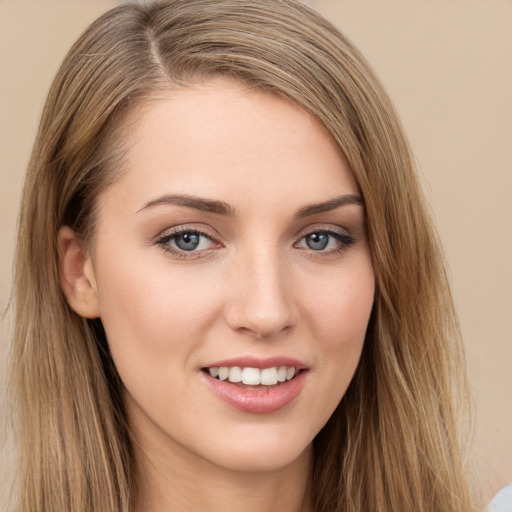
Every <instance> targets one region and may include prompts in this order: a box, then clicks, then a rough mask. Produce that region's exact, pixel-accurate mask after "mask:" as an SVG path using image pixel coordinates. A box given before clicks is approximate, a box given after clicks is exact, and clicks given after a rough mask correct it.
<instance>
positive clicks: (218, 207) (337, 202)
mask: <svg viewBox="0 0 512 512" xmlns="http://www.w3.org/2000/svg"><path fill="white" fill-rule="evenodd" d="M169 204H175V205H178V206H185V207H187V208H193V209H195V210H200V211H203V212H208V213H215V214H217V215H225V216H229V217H233V216H234V215H235V210H234V208H232V207H231V206H230V205H229V204H228V203H225V202H224V201H215V200H213V199H205V198H202V197H195V196H189V195H182V194H164V195H163V196H160V197H158V198H157V199H153V200H152V201H149V202H148V203H146V204H145V205H144V206H143V207H142V208H141V209H140V210H138V211H137V213H139V212H141V211H143V210H146V209H147V208H152V207H154V206H159V205H169ZM347 205H359V206H362V205H363V200H362V198H361V196H358V195H356V194H346V195H342V196H338V197H334V198H333V199H329V200H327V201H323V202H321V203H314V204H310V205H307V206H304V207H303V208H300V209H299V210H297V212H295V214H294V216H293V217H294V218H295V219H302V218H304V217H309V216H311V215H316V214H318V213H322V212H328V211H331V210H335V209H336V208H340V207H341V206H347Z"/></svg>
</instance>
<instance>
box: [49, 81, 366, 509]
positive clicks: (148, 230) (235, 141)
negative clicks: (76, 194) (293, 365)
mask: <svg viewBox="0 0 512 512" xmlns="http://www.w3.org/2000/svg"><path fill="white" fill-rule="evenodd" d="M132 115H133V116H135V117H133V118H132V120H131V122H130V127H131V133H130V134H129V145H128V150H127V155H126V169H123V172H122V175H121V177H120V178H119V179H118V180H117V181H116V182H115V183H114V184H113V185H111V186H110V187H109V188H108V189H106V190H105V191H104V192H103V193H102V194H101V195H100V197H99V198H98V213H97V215H98V217H97V231H96V233H95V235H94V238H93V241H92V244H91V245H90V247H89V248H88V249H84V248H82V246H81V245H80V244H79V243H78V241H77V239H76V237H75V234H74V233H73V232H72V231H71V230H70V229H69V228H66V227H65V228H63V229H62V230H61V232H60V237H59V243H60V248H61V254H62V260H61V265H62V276H63V277H62V283H63V289H64V291H65V293H66V295H67V297H68V300H69V302H70V304H71V305H72V307H73V308H74V309H75V311H77V312H78V313H79V314H81V315H82V316H84V317H88V318H94V317H100V318H101V320H102V322H103V324H104V327H105V330H106V333H107V338H108V341H109V346H110V349H111V352H112V355H113V358H114V361H115V364H116V367H117V369H118V371H119V374H120V376H121V379H122V381H123V383H124V386H125V401H126V409H127V415H128V421H129V424H130V427H131V430H132V435H133V440H134V451H135V458H136V464H137V468H136V469H137V475H136V476H137V478H136V481H137V482H138V484H139V485H138V486H137V489H138V492H137V494H136V500H135V510H136V511H142V510H144V511H153V510H155V511H156V510H159V511H184V510H209V511H221V510H222V511H223V512H226V511H228V512H229V511H235V510H244V511H246V512H250V511H253V510H254V511H258V512H262V511H267V512H270V511H274V510H276V511H277V510H279V511H280V512H283V511H290V512H291V511H298V510H311V503H310V496H309V492H308V487H307V479H308V474H309V470H310V467H311V462H312V448H311V442H312V440H313V438H314V436H315V435H316V434H317V433H318V432H319V431H320V429H321V428H322V426H323V425H324V424H325V423H326V421H327V420H328V418H329V417H330V416H331V414H332V413H333V411H334V409H335V408H336V406H337V404H338V403H339V401H340V400H341V398H342V397H343V395H344V393H345V391H346V389H347V386H348V384H349V383H350V380H351V378H352V376H353V374H354V371H355V369H356V366H357V364H358V361H359V358H360V354H361V350H362V346H363V341H364V336H365V332H366V327H367V324H368V319H369V316H370V312H371V308H372V303H373V297H374V274H373V268H372V263H371V258H370V254H369V249H368V244H367V240H366V234H365V220H364V208H363V206H362V204H346V205H341V206H338V207H336V208H332V206H333V205H331V209H328V211H321V212H320V211H317V212H316V213H315V212H314V211H312V210H309V211H308V212H305V211H304V208H306V207H308V206H309V205H312V204H317V203H326V202H328V201H330V200H332V199H333V198H339V197H340V196H347V195H348V196H351V197H357V196H359V190H358V187H357V184H356V182H355V180H354V178H353V176H352V173H351V171H350V168H349V166H348V164H347V162H346V160H345V158H344V156H343V154H342V152H341V151H340V150H339V148H338V146H337V145H336V144H335V142H334V141H333V139H332V138H331V136H330V135H329V134H328V133H327V131H326V130H325V129H324V128H323V127H322V126H321V125H320V124H319V123H318V122H317V121H316V120H314V119H313V118H312V116H310V115H309V114H308V113H306V112H305V111H304V110H302V109H301V108H299V107H298V106H296V105H294V104H292V103H290V102H288V101H285V100H284V99H281V98H278V97H276V96H273V95H270V94H267V93H262V92H258V91H254V90H249V89H247V88H244V87H243V86H242V85H239V84H237V83H233V82H228V81H224V80H214V81H211V82H206V83H203V84H199V85H196V86H193V87H189V88H186V89H181V90H178V91H173V92H172V93H169V95H168V96H167V97H161V98H158V99H155V100H154V101H152V102H151V103H149V104H148V105H145V106H144V108H140V109H139V110H138V111H137V112H134V113H133V114H132ZM177 194H179V195H186V196H187V197H194V198H197V197H199V198H207V199H209V200H215V201H221V202H223V203H226V205H228V207H229V209H230V214H229V215H225V214H220V213H215V212H211V211H201V210H198V209H196V208H192V207H190V206H184V205H177V204H170V203H168V202H167V203H166V202H165V201H164V200H163V199H162V197H163V196H164V195H177ZM356 203H357V201H356ZM325 208H327V207H324V209H325ZM301 210H302V216H300V215H299V216H298V215H297V212H299V211H301ZM176 228H184V229H189V230H190V229H192V230H195V231H200V232H204V233H206V235H207V236H205V237H201V242H200V243H201V245H199V246H198V248H197V249H196V250H194V251H189V252H186V251H180V250H179V248H178V247H177V245H176V244H177V243H178V239H177V238H174V239H172V238H171V239H169V236H168V235H169V234H170V232H172V231H173V230H174V229H176ZM326 232H336V233H342V234H343V236H344V237H345V239H347V237H349V238H350V239H351V240H352V242H351V243H342V242H340V241H338V240H337V239H336V238H335V237H334V236H333V235H332V234H331V235H329V234H327V235H326V236H327V240H328V245H327V246H326V247H325V248H322V249H320V250H319V249H318V246H314V249H312V248H311V247H310V246H309V245H308V243H309V242H311V238H306V235H308V234H311V233H317V234H318V233H326ZM166 235H167V239H166V240H165V242H166V243H163V242H162V237H165V236H166ZM180 240H181V241H183V239H180ZM173 251H174V252H173ZM177 251H178V252H177ZM183 253H185V254H183ZM248 355H252V356H256V357H260V358H264V357H271V356H288V357H293V358H296V359H299V360H301V361H302V362H304V363H305V365H306V366H307V374H306V377H305V385H304V388H303V389H302V391H301V393H300V394H299V396H298V397H297V398H296V399H295V400H293V401H292V402H291V403H290V404H288V405H286V406H285V407H283V408H282V409H280V410H278V411H275V412H272V413H268V414H251V413H247V412H241V411H238V410H236V409H234V408H232V407H231V406H229V405H227V404H226V403H225V402H223V401H222V400H220V399H219V398H218V397H217V396H216V395H214V394H213V393H212V391H211V389H210V388H209V386H207V385H206V384H205V374H204V373H203V372H202V370H201V369H202V368H204V367H206V366H209V365H210V364H211V363H212V362H214V361H218V360H223V359H229V358H233V357H239V356H248Z"/></svg>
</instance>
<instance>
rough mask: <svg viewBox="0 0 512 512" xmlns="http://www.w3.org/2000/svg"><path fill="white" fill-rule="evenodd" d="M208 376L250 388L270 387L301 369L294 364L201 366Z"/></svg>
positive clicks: (280, 382)
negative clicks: (261, 366)
mask: <svg viewBox="0 0 512 512" xmlns="http://www.w3.org/2000/svg"><path fill="white" fill-rule="evenodd" d="M202 371H203V372H205V373H206V374H208V375H209V376H210V377H212V378H214V379H216V380H219V381H226V382H229V383H231V384H235V385H236V386H238V387H243V388H250V389H272V388H275V387H276V386H278V385H279V384H283V383H285V382H288V381H290V380H292V379H294V378H296V377H297V376H298V375H299V374H300V373H301V372H303V371H304V370H302V369H301V368H296V367H295V366H271V367H268V368H254V367H251V366H246V367H241V366H211V367H206V368H202Z"/></svg>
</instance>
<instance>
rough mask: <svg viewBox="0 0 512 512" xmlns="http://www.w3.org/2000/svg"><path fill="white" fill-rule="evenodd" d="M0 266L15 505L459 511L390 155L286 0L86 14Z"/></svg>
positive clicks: (331, 35)
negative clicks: (6, 299)
mask: <svg viewBox="0 0 512 512" xmlns="http://www.w3.org/2000/svg"><path fill="white" fill-rule="evenodd" d="M16 261H17V263H16V283H15V286H16V315H17V317H16V329H15V334H14V341H15V345H14V355H13V383H14V389H13V391H14V393H15V396H16V398H17V418H16V419H17V421H18V424H19V430H18V446H19V467H18V478H19V493H18V496H19V502H18V510H31V511H43V510H45V511H46V510H71V511H77V512H78V511H80V512H82V511H86V510H102V511H103V510H105V511H121V510H122V511H135V512H138V511H143V510H144V511H151V510H161V511H165V510H203V509H206V508H208V509H209V510H217V509H219V510H220V509H221V508H222V510H230V509H233V510H235V508H236V509H240V508H241V507H242V508H243V509H244V510H247V511H249V510H260V511H263V510H274V509H277V508H279V509H280V510H290V511H292V510H293V511H296V510H305V511H315V512H319V511H325V512H327V511H333V510H342V511H361V510H365V511H366V510H372V511H373V510H375V511H389V510H404V511H405V510H415V511H429V512H432V511H436V510H439V511H441V510H443V511H456V510H457V511H460V510H465V511H470V510H475V509H476V508H475V505H474V503H473V501H472V497H471V493H470V491H469V488H468V483H467V477H466V474H465V468H464V460H465V459H464V454H463V452H462V446H461V445H462V443H461V427H460V425H459V422H460V420H461V418H462V416H461V408H462V406H463V405H464V402H465V395H464V389H465V382H464V373H463V360H462V355H461V345H460V336H459V331H458V326H457V322H456V317H455V313H454V311H453V305H452V301H451V296H450V292H449V288H448V285H447V280H446V275H445V272H444V270H443V265H442V260H441V256H440V251H439V248H438V243H437V239H436V236H435V233H434V231H433V228H432V226H431V223H430V220H429V218H428V214H427V212H426V207H425V206H424V202H423V198H422V195H421V192H420V190H419V187H418V184H417V180H416V177H415V175H414V171H413V163H412V158H411V155H410V151H409V148H408V145H407V142H406V140H405V137H404V135H403V132H402V129H401V127H400V124H399V122H398V120H397V117H396V115H395V113H394V111H393V108H392V106H391V104H390V102H389V100H388V99H387V97H386V95H385V93H384V92H383V90H382V88H381V86H380V84H379V83H378V81H377V80H376V78H375V77H374V75H373V73H372V72H371V70H370V69H369V67H368V65H367V64H366V62H365V61H364V59H363V58H362V57H361V55H360V54H359V53H358V52H357V50H356V49H355V48H354V47H353V46H352V45H351V44H350V43H349V42H348V41H347V40H346V39H345V38H344V37H343V36H342V35H341V34H340V33H339V32H338V31H337V30H336V29H335V28H334V27H332V26H331V25H330V24H329V23H328V22H327V21H325V20H323V19H322V18H320V17H319V16H318V15H317V14H315V13H314V12H313V11H311V10H309V9H308V8H306V7H304V6H302V5H301V4H298V3H296V2H295V1H291V0H278V1H275V0H272V1H269V0H251V1H249V2H248V1H246V0H221V1H219V2H214V3H212V2H210V1H208V0H176V1H173V2H168V3H156V4H154V5H151V6H144V7H143V6H136V5H125V6H122V7H118V8H116V9H114V10H112V11H110V12H109V13H107V14H105V15H104V16H102V17H101V18H100V19H99V20H97V21H96V22H95V23H94V24H93V25H92V26H91V27H90V28H89V29H88V30H87V31H86V33H85V34H84V35H83V36H82V37H81V38H80V39H79V40H78V42H77V43H76V44H75V45H74V47H73V48H72V49H71V51H70V53H69V54H68V56H67V57H66V59H65V61H64V63H63V65H62V67H61V70H60V71H59V73H58V76H57V77H56V79H55V82H54V84H53V85H52V88H51V91H50V94H49V98H48V101H47V104H46V107H45V111H44V113H43V119H42V122H41V126H40V129H39V134H38V137H37V140H36V144H35V148H34V151H33V155H32V159H31V163H30V166H29V170H28V175H27V180H26V185H25V190H24V196H23V204H22V209H21V217H20V230H19V238H18V250H17V260H16ZM461 423H462V422H461Z"/></svg>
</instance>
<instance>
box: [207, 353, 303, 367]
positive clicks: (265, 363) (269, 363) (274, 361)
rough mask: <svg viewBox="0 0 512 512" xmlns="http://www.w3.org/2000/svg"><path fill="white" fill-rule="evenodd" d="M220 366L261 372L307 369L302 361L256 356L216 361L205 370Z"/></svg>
mask: <svg viewBox="0 0 512 512" xmlns="http://www.w3.org/2000/svg"><path fill="white" fill-rule="evenodd" d="M220 366H229V367H232V366H239V367H240V368H259V369H260V370H261V369H263V368H272V367H273V366H277V367H279V366H288V367H291V366H293V367H294V368H296V369H297V370H305V369H307V365H305V364H304V363H303V362H302V361H299V360H298V359H293V358H291V357H283V356H275V357H266V358H259V357H254V356H244V357H235V358H232V359H224V360H223V361H215V362H213V363H209V364H208V365H206V366H205V368H214V367H220Z"/></svg>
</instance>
